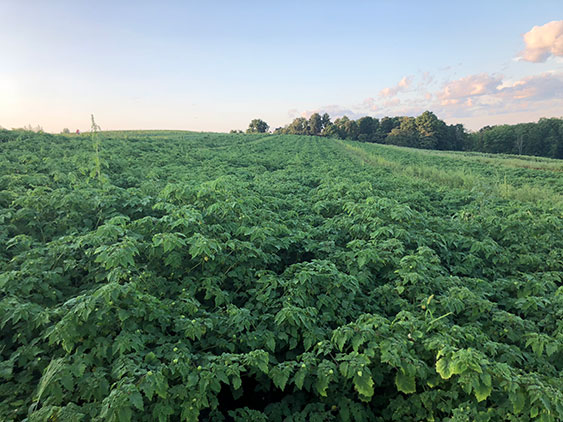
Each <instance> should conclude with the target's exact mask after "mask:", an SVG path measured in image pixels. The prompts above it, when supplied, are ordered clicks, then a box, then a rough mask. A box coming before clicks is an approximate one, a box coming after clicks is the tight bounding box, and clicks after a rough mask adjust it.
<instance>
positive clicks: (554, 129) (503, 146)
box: [468, 118, 563, 158]
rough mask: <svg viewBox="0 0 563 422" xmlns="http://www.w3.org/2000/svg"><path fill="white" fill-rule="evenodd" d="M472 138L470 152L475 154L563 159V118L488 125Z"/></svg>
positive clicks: (471, 136) (473, 134) (472, 135)
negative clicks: (502, 154) (520, 155)
mask: <svg viewBox="0 0 563 422" xmlns="http://www.w3.org/2000/svg"><path fill="white" fill-rule="evenodd" d="M469 138H470V139H469V141H470V142H469V145H468V146H469V148H468V149H471V150H475V151H482V152H493V153H498V152H500V153H506V154H525V155H539V156H544V157H551V158H563V119H560V118H559V119H558V118H549V119H546V118H542V119H540V120H539V121H538V122H537V123H519V124H516V125H500V126H485V127H484V128H482V129H480V130H479V131H478V132H475V133H472V134H471V135H470V137H469Z"/></svg>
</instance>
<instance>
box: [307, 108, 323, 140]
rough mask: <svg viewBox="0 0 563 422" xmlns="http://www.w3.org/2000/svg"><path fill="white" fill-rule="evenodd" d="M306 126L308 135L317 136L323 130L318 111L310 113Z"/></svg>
mask: <svg viewBox="0 0 563 422" xmlns="http://www.w3.org/2000/svg"><path fill="white" fill-rule="evenodd" d="M308 127H309V130H308V132H309V135H313V136H319V135H320V134H321V132H322V130H323V121H322V117H321V115H320V114H319V113H313V114H311V117H309V124H308Z"/></svg>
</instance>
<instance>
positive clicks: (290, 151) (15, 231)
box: [0, 131, 563, 422]
mask: <svg viewBox="0 0 563 422" xmlns="http://www.w3.org/2000/svg"><path fill="white" fill-rule="evenodd" d="M562 195H563V161H561V160H553V159H547V158H538V157H525V156H496V155H490V154H489V155H487V154H479V153H463V152H456V153H450V152H443V151H426V150H414V149H408V148H399V147H391V146H385V145H379V144H367V143H359V142H354V141H341V140H336V139H329V138H318V137H308V136H292V135H280V136H274V135H261V134H212V133H194V132H176V131H154V132H145V131H124V132H100V133H98V134H96V135H95V136H92V137H91V136H90V135H80V136H77V135H65V136H62V135H61V136H58V135H57V136H55V135H48V134H34V133H31V132H18V133H15V132H9V131H0V245H1V246H0V329H1V333H2V336H1V337H0V380H1V382H0V419H1V420H3V421H21V420H26V421H29V422H34V421H51V420H57V421H102V420H103V421H154V420H160V421H177V420H182V421H197V420H211V421H241V422H242V421H280V422H281V421H381V422H383V421H407V420H408V421H451V422H454V421H456V422H457V421H536V420H537V421H553V422H555V421H559V420H563V377H562V376H561V374H562V373H563V322H562V321H563V287H562V286H563V201H562Z"/></svg>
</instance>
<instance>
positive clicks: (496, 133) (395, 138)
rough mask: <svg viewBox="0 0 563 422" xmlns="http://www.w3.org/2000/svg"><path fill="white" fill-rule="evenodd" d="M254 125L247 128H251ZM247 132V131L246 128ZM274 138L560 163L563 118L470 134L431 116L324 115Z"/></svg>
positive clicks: (283, 130)
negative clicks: (309, 137)
mask: <svg viewBox="0 0 563 422" xmlns="http://www.w3.org/2000/svg"><path fill="white" fill-rule="evenodd" d="M253 122H255V120H253V121H252V122H251V123H250V126H253ZM249 131H250V127H249ZM274 133H276V134H290V135H312V136H325V137H330V138H339V139H350V140H356V141H361V142H377V143H381V144H390V145H399V146H406V147H413V148H424V149H438V150H454V151H462V150H463V151H481V152H492V153H505V154H526V155H539V156H545V157H552V158H563V119H561V118H549V119H546V118H542V119H540V120H539V122H537V123H520V124H517V125H502V126H492V127H491V126H486V127H484V128H482V129H481V130H479V131H478V132H474V133H468V132H467V131H466V129H465V128H464V126H463V125H462V124H454V125H448V124H446V123H445V122H444V121H443V120H440V119H439V118H438V117H437V116H436V115H435V114H434V113H432V112H431V111H425V112H424V113H422V114H421V115H420V116H417V117H407V116H401V117H383V118H381V119H377V118H375V117H371V116H365V117H361V118H360V119H358V120H352V119H350V118H348V117H347V116H344V117H341V118H339V119H336V120H335V121H334V122H331V120H330V116H329V115H328V114H326V113H325V114H323V115H322V116H321V115H320V114H318V113H314V114H312V115H311V116H310V117H309V119H306V118H305V117H297V118H296V119H294V120H293V122H291V123H290V124H288V125H287V126H285V127H279V128H277V129H276V130H275V131H274Z"/></svg>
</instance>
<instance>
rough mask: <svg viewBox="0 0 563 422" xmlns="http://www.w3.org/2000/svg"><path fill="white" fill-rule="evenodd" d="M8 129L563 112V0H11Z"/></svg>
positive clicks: (507, 117)
mask: <svg viewBox="0 0 563 422" xmlns="http://www.w3.org/2000/svg"><path fill="white" fill-rule="evenodd" d="M0 16H2V24H1V25H0V126H2V127H4V128H17V127H23V126H26V125H32V126H41V127H42V128H43V129H44V130H45V131H48V132H60V131H61V130H62V129H63V128H69V129H70V130H71V131H74V130H76V129H81V130H87V129H89V126H90V115H91V114H93V115H94V116H95V118H96V122H97V123H98V124H99V125H100V126H101V127H102V129H104V130H114V129H185V130H196V131H215V132H226V131H229V130H231V129H243V130H244V129H245V128H246V127H248V123H249V122H250V120H252V119H254V118H261V119H263V120H265V121H266V122H267V123H268V124H269V125H270V127H271V128H275V127H279V126H284V125H286V124H288V123H290V122H291V120H293V119H294V118H295V117H299V116H305V117H308V116H310V115H311V114H312V113H314V112H320V113H323V112H328V113H329V114H330V116H331V117H332V118H333V120H334V118H336V117H339V116H343V115H347V116H349V117H351V118H359V117H361V116H364V115H370V116H373V117H379V118H380V117H383V116H401V115H409V116H416V115H418V114H420V113H422V112H423V111H425V110H431V111H433V112H434V113H435V114H436V115H437V116H438V117H439V118H441V119H443V120H445V121H446V122H448V123H463V124H464V125H465V126H466V127H467V128H468V129H470V130H478V129H479V128H480V127H482V126H485V125H494V124H504V123H517V122H528V121H537V120H538V119H539V118H540V117H563V6H562V5H561V0H556V1H541V0H536V1H533V0H525V1H524V0H511V1H502V0H496V1H490V0H488V1H471V2H469V1H465V2H461V1H451V0H450V1H424V2H422V1H392V0H380V1H367V0H363V1H348V2H343V1H329V0H325V1H306V0H301V1H300V2H297V1H291V0H285V1H244V0H240V1H232V0H231V1H218V0H208V1H177V2H176V1H162V2H157V1H153V2H148V1H115V0H114V1H103V0H97V1H79V0H72V1H57V0H51V1H31V0H0Z"/></svg>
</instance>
